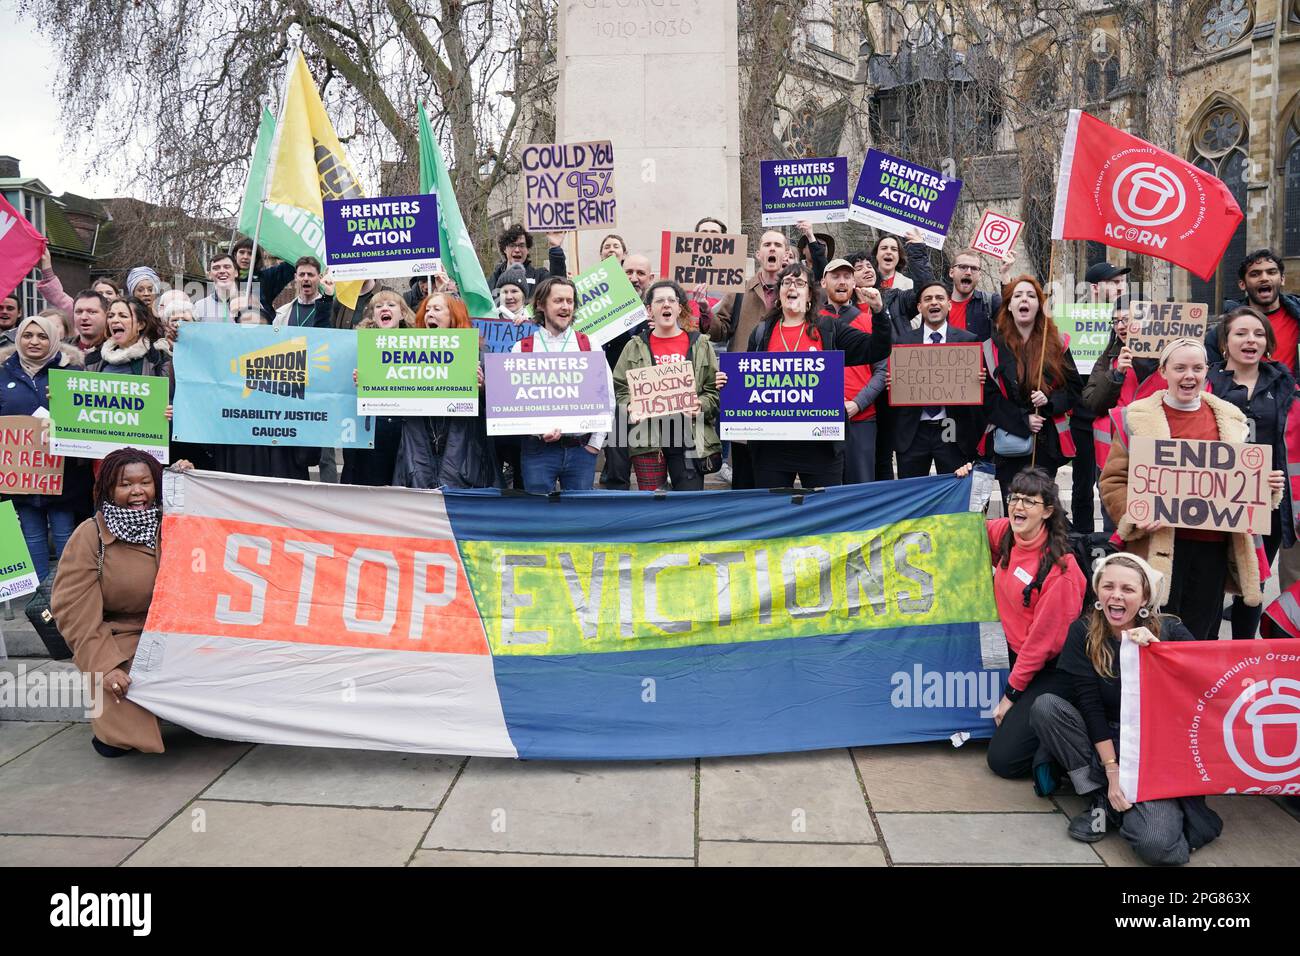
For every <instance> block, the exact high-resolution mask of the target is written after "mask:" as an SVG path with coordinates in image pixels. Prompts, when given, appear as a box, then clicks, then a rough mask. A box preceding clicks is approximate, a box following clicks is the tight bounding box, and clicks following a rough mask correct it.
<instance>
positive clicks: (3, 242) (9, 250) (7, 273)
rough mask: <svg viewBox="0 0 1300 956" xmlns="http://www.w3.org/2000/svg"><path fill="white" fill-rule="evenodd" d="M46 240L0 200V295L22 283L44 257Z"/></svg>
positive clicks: (0, 197) (2, 198) (15, 211)
mask: <svg viewBox="0 0 1300 956" xmlns="http://www.w3.org/2000/svg"><path fill="white" fill-rule="evenodd" d="M45 244H46V239H45V237H44V236H42V235H41V234H40V233H39V232H37V231H36V227H35V226H33V225H32V224H31V223H30V222H28V221H27V220H26V219H24V218H23V217H22V213H20V212H19V211H18V210H17V209H15V208H14V207H13V206H11V205H9V203H8V202H7V201H6V200H5V198H4V197H3V196H0V295H8V294H9V293H10V292H12V291H13V290H14V289H16V288H18V286H19V285H20V284H21V283H22V281H23V278H24V277H25V276H26V275H27V273H29V272H31V271H32V267H33V266H35V265H36V263H38V262H40V261H41V256H42V255H43V254H44V253H45Z"/></svg>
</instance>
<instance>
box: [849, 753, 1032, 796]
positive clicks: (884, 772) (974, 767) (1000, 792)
mask: <svg viewBox="0 0 1300 956" xmlns="http://www.w3.org/2000/svg"><path fill="white" fill-rule="evenodd" d="M987 754H988V743H987V742H986V741H982V740H980V741H976V740H971V741H968V742H967V743H966V744H964V745H962V746H961V747H954V746H953V745H952V744H950V743H948V742H947V741H934V742H933V743H921V744H901V745H899V746H895V747H859V748H857V749H855V750H854V751H853V756H854V759H856V760H857V762H858V769H859V770H860V771H861V772H862V782H863V783H864V784H865V785H866V788H867V798H868V799H869V800H870V801H871V808H872V809H873V810H875V811H876V812H877V813H894V812H900V813H906V812H912V813H924V812H956V813H984V812H988V813H1007V812H1011V811H1022V812H1026V813H1053V812H1055V810H1056V807H1054V806H1053V805H1052V801H1050V800H1045V799H1042V798H1040V797H1036V796H1034V786H1033V784H1032V783H1030V782H1029V781H1028V780H1004V779H1003V778H1002V777H999V776H998V775H997V774H995V773H994V772H993V771H992V770H990V769H989V768H988V764H987V763H986V762H985V757H986V755H987Z"/></svg>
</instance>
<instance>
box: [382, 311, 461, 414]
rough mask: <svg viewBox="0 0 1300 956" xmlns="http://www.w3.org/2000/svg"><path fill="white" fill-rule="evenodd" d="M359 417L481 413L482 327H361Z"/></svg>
mask: <svg viewBox="0 0 1300 956" xmlns="http://www.w3.org/2000/svg"><path fill="white" fill-rule="evenodd" d="M357 414H358V415H477V414H478V329H357Z"/></svg>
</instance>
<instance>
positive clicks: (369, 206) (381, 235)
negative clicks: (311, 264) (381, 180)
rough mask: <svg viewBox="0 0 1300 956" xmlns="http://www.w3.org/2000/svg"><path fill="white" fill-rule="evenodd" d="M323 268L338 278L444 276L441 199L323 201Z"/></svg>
mask: <svg viewBox="0 0 1300 956" xmlns="http://www.w3.org/2000/svg"><path fill="white" fill-rule="evenodd" d="M324 205H325V265H326V267H327V268H328V269H330V271H331V272H332V273H333V275H334V278H335V279H387V278H389V277H394V276H412V275H432V274H433V273H435V272H441V271H442V262H441V260H440V259H439V256H440V255H441V249H440V248H439V245H438V197H437V196H431V195H420V196H393V197H391V198H384V199H326V200H325V204H324Z"/></svg>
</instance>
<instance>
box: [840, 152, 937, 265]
mask: <svg viewBox="0 0 1300 956" xmlns="http://www.w3.org/2000/svg"><path fill="white" fill-rule="evenodd" d="M960 192H961V180H960V179H949V178H947V177H946V176H944V175H943V174H942V173H938V172H935V171H934V170H933V169H927V168H926V167H924V166H918V165H916V163H909V162H908V161H907V160H905V159H899V158H898V157H897V156H890V155H889V154H888V153H882V152H881V151H880V150H878V149H869V150H867V158H866V161H865V162H863V164H862V172H861V174H860V175H859V176H858V185H857V188H856V189H854V190H853V203H852V204H851V205H850V206H849V218H850V219H855V220H857V221H858V222H865V223H866V224H867V225H868V226H875V227H876V228H877V229H883V230H885V231H886V232H893V233H897V234H898V235H905V234H906V233H907V232H909V231H910V230H911V229H913V228H915V229H919V230H920V231H921V235H922V236H923V237H924V238H925V244H926V245H927V246H930V247H931V248H934V249H942V248H943V242H944V237H945V236H947V235H948V227H949V225H951V224H952V217H953V213H955V212H956V211H957V195H958V194H959V193H960Z"/></svg>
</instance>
